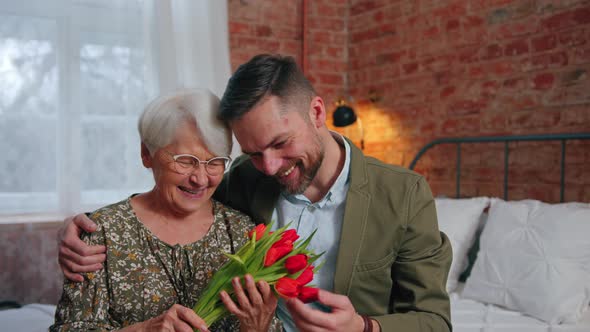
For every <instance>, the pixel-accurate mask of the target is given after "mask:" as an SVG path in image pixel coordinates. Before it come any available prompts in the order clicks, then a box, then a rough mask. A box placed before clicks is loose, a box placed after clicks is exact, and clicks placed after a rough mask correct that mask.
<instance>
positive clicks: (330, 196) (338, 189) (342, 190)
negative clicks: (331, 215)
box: [281, 131, 350, 208]
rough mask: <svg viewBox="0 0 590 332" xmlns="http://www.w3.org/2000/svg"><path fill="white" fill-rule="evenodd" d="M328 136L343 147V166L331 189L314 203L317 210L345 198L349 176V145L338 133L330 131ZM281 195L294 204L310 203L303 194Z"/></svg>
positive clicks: (283, 193)
mask: <svg viewBox="0 0 590 332" xmlns="http://www.w3.org/2000/svg"><path fill="white" fill-rule="evenodd" d="M330 134H331V135H332V137H334V139H335V140H336V142H337V143H338V144H339V145H340V146H344V166H342V170H341V171H340V174H339V175H338V178H336V181H334V184H332V187H330V190H329V191H328V192H327V193H326V195H325V196H324V197H322V199H321V200H319V201H318V202H317V203H315V205H317V206H318V207H319V208H323V207H324V206H325V205H326V204H327V203H328V202H338V201H339V200H340V199H341V198H342V197H343V196H344V197H346V192H347V190H348V183H349V179H348V175H349V174H350V145H349V144H348V142H347V141H346V140H345V139H344V137H343V136H342V135H340V134H339V133H337V132H335V131H330ZM281 195H283V197H285V199H287V200H288V201H290V202H292V203H296V202H298V201H299V202H306V203H308V204H309V203H311V201H310V200H309V199H308V198H307V197H305V195H303V194H298V195H290V194H287V193H285V192H282V193H281Z"/></svg>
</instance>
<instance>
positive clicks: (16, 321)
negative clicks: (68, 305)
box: [0, 304, 55, 332]
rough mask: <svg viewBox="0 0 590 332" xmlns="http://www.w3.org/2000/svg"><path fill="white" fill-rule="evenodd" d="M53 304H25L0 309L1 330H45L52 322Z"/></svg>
mask: <svg viewBox="0 0 590 332" xmlns="http://www.w3.org/2000/svg"><path fill="white" fill-rule="evenodd" d="M54 313H55V306H54V305H48V304H27V305H24V306H22V307H21V308H19V309H9V310H0V331H2V332H4V331H5V332H9V331H10V332H42V331H43V332H46V331H47V329H48V328H49V326H51V324H53V315H54Z"/></svg>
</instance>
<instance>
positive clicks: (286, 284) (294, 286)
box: [275, 277, 301, 298]
mask: <svg viewBox="0 0 590 332" xmlns="http://www.w3.org/2000/svg"><path fill="white" fill-rule="evenodd" d="M300 289H301V285H300V284H299V283H298V282H297V280H294V279H291V278H287V277H282V278H280V279H279V280H277V283H276V284H275V290H276V291H277V293H279V294H280V295H281V296H282V297H286V298H291V297H297V295H299V290H300Z"/></svg>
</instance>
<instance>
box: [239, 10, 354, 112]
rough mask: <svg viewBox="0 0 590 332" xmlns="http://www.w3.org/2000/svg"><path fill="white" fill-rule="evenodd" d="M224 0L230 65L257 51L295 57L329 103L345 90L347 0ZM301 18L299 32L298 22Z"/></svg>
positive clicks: (343, 94)
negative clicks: (226, 8) (228, 33)
mask: <svg viewBox="0 0 590 332" xmlns="http://www.w3.org/2000/svg"><path fill="white" fill-rule="evenodd" d="M303 5H304V3H303V0H280V1H272V0H229V1H228V10H229V13H228V15H229V32H230V55H231V65H232V69H233V70H235V69H236V68H237V67H238V66H239V65H240V64H241V63H244V62H246V61H248V60H249V59H250V58H251V57H252V56H254V55H256V54H259V53H280V54H284V55H291V56H293V57H295V59H296V60H297V62H298V63H299V64H300V65H301V66H302V67H303V58H302V52H303V50H304V49H305V50H306V51H307V52H306V55H305V63H306V66H305V72H306V75H307V76H308V78H309V79H310V80H311V81H312V83H313V84H314V87H315V88H316V89H317V91H318V93H319V94H320V95H321V96H322V97H323V98H324V100H325V102H326V103H327V104H328V105H329V108H332V105H333V103H334V102H335V101H336V100H337V99H338V98H339V97H341V96H345V95H346V94H347V92H346V90H345V87H346V86H347V85H346V79H347V75H348V32H347V31H348V13H349V5H348V0H314V1H307V2H306V13H307V15H306V19H305V22H303V15H302V13H303ZM304 24H305V35H303V25H304Z"/></svg>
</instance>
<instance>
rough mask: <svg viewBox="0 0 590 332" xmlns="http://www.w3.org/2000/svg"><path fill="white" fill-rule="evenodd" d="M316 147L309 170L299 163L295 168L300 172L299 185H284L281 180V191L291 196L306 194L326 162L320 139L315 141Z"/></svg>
mask: <svg viewBox="0 0 590 332" xmlns="http://www.w3.org/2000/svg"><path fill="white" fill-rule="evenodd" d="M315 143H316V144H315V147H316V150H315V151H314V154H313V155H312V156H311V158H312V159H310V165H309V167H307V168H304V166H303V163H302V162H301V161H298V162H297V163H296V164H295V167H296V168H298V170H299V179H298V180H299V182H298V183H284V182H282V181H281V180H280V179H278V182H279V184H280V185H281V189H282V190H283V191H284V192H286V193H288V194H290V195H300V194H303V193H304V192H305V190H306V189H307V188H308V187H309V185H310V184H311V181H313V179H314V178H315V176H316V175H317V173H318V170H319V169H320V166H322V162H323V160H324V146H323V145H322V143H321V142H320V140H319V137H317V138H316V140H315Z"/></svg>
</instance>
